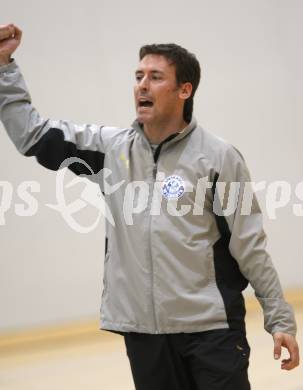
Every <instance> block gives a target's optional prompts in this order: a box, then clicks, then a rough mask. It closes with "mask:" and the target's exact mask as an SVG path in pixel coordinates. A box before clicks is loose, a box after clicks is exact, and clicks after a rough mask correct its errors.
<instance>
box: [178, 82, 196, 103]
mask: <svg viewBox="0 0 303 390" xmlns="http://www.w3.org/2000/svg"><path fill="white" fill-rule="evenodd" d="M192 90H193V86H192V84H191V83H190V82H187V83H183V84H181V85H180V88H179V97H180V99H183V100H186V99H188V98H189V97H190V96H191V93H192Z"/></svg>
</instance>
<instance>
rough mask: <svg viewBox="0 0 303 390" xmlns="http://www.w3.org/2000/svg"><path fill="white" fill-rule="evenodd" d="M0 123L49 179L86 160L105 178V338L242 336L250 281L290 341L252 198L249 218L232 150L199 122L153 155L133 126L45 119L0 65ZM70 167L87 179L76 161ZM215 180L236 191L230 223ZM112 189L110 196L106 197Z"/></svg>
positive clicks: (245, 176)
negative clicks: (235, 332)
mask: <svg viewBox="0 0 303 390" xmlns="http://www.w3.org/2000/svg"><path fill="white" fill-rule="evenodd" d="M0 118H1V120H2V122H3V124H4V127H5V129H6V130H7V132H8V134H9V136H10V138H11V139H12V141H13V142H14V144H15V145H16V147H17V149H18V150H19V152H20V153H22V154H24V155H25V156H36V158H37V160H38V162H39V163H40V164H42V165H43V166H45V167H47V168H49V169H52V170H58V169H59V167H60V164H61V163H62V162H63V161H64V160H65V159H66V158H69V157H77V158H81V159H82V160H84V161H85V162H86V163H87V164H88V165H89V167H90V168H91V170H92V171H93V172H94V174H97V173H98V172H99V171H100V170H102V169H103V168H104V169H103V171H100V172H101V173H102V172H103V173H104V171H105V168H106V169H108V171H107V174H106V175H104V174H103V175H102V174H99V175H97V176H96V175H91V178H94V180H96V178H98V179H99V184H100V186H101V189H102V191H103V193H104V196H105V200H106V203H107V205H108V206H109V207H110V210H111V213H112V216H113V220H114V223H115V225H114V226H113V225H112V223H110V222H109V221H108V220H107V221H106V239H107V245H106V246H107V251H106V256H105V261H104V289H103V295H102V305H101V328H102V329H107V330H111V331H116V332H130V331H134V332H144V333H177V332H198V331H205V330H211V329H218V328H234V329H241V330H245V323H244V317H245V305H244V299H243V295H242V291H243V290H244V289H245V288H246V286H247V285H248V283H250V284H251V285H252V287H253V288H254V291H255V295H256V297H257V299H258V300H259V302H260V304H261V306H262V308H263V311H264V325H265V329H266V330H267V331H268V332H270V333H274V332H277V331H282V332H286V333H289V334H295V333H296V323H295V319H294V315H293V311H292V308H291V306H290V305H289V304H288V303H287V302H285V300H284V298H283V293H282V289H281V286H280V282H279V279H278V276H277V273H276V271H275V269H274V267H273V264H272V261H271V259H270V257H269V255H268V254H267V252H266V250H265V244H266V237H265V234H264V232H263V228H262V216H261V211H260V208H259V206H258V203H257V200H256V197H255V195H252V197H251V198H250V199H251V200H252V207H251V211H250V212H247V210H246V206H245V207H243V206H241V205H242V204H243V202H242V203H241V202H240V201H241V200H242V199H243V198H244V193H245V191H246V190H247V188H248V187H246V185H245V183H246V182H249V181H250V177H249V173H248V170H247V167H246V165H245V162H244V160H243V157H242V156H241V154H240V153H239V152H238V151H237V150H236V149H235V148H234V147H233V146H232V145H230V144H228V143H226V142H225V141H223V140H221V139H219V138H217V137H216V136H214V135H213V134H211V133H209V132H207V131H206V130H204V129H202V128H201V127H199V126H198V125H197V123H196V121H195V119H192V121H191V123H190V124H189V125H188V126H187V127H186V128H185V129H184V131H183V132H181V133H176V134H174V135H173V136H171V137H169V138H168V139H166V140H165V141H164V142H162V143H161V144H160V145H159V146H158V147H157V150H156V151H155V154H154V155H153V152H152V149H151V146H150V144H149V142H148V140H147V138H146V137H145V135H144V132H143V130H142V128H141V126H140V124H139V123H138V122H137V121H135V122H134V123H133V125H132V126H131V127H130V128H125V129H120V128H116V127H108V126H97V125H86V124H85V125H76V124H74V123H72V122H70V121H65V120H59V121H54V120H49V119H43V118H41V117H40V115H39V114H38V112H37V111H36V109H35V108H34V107H33V106H32V105H31V99H30V95H29V93H28V91H27V88H26V85H25V83H24V80H23V77H22V75H21V73H20V70H19V68H18V66H17V64H16V63H15V61H12V62H11V63H10V64H8V65H3V66H2V67H0ZM69 168H70V169H71V170H72V171H73V172H75V173H76V174H78V175H80V174H83V175H90V174H91V173H92V172H90V170H89V169H88V168H87V166H85V165H84V164H83V163H81V162H79V161H78V162H75V163H73V164H72V165H70V166H69ZM108 172H109V173H108ZM105 176H106V178H105ZM205 178H207V181H208V182H209V184H207V185H206V184H205V183H206V182H205ZM105 182H106V183H107V185H106V183H105ZM221 182H224V183H226V185H227V188H230V190H231V187H232V184H231V183H233V182H236V183H239V185H238V187H236V189H237V191H238V192H236V193H237V194H238V197H236V198H235V199H238V202H236V203H235V206H236V207H235V208H234V211H233V212H231V213H226V215H225V214H224V213H223V210H224V208H223V201H222V199H224V198H222V197H220V191H219V188H222V187H220V186H219V184H220V183H221ZM119 183H120V184H119ZM116 184H119V186H118V187H119V188H118V189H116V190H115V191H113V190H107V189H106V188H107V187H110V188H111V189H112V188H113V186H114V185H116ZM216 189H217V190H216ZM231 192H232V191H230V193H231ZM204 195H205V196H204ZM224 202H225V201H224ZM225 203H226V202H225ZM227 206H228V205H227ZM243 210H244V212H243ZM245 210H246V211H245Z"/></svg>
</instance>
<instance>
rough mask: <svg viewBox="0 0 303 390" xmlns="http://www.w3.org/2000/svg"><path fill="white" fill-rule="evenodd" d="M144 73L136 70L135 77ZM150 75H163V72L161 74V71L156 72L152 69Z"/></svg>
mask: <svg viewBox="0 0 303 390" xmlns="http://www.w3.org/2000/svg"><path fill="white" fill-rule="evenodd" d="M143 73H144V72H143V70H139V69H138V70H136V73H135V74H136V75H138V74H143ZM150 73H152V74H164V72H162V71H161V70H156V69H154V70H151V72H150Z"/></svg>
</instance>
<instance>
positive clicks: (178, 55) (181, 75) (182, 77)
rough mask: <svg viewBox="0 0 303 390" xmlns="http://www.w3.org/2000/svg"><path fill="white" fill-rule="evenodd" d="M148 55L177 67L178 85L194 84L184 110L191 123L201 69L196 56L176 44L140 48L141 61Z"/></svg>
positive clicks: (185, 118) (186, 119)
mask: <svg viewBox="0 0 303 390" xmlns="http://www.w3.org/2000/svg"><path fill="white" fill-rule="evenodd" d="M148 54H158V55H162V56H164V57H165V58H166V59H167V60H168V61H169V62H170V63H171V64H173V65H175V69H176V81H177V85H180V84H182V83H186V82H190V83H191V84H192V87H193V89H192V93H191V96H190V97H189V98H188V99H186V101H185V103H184V108H183V118H184V120H185V122H187V123H189V122H190V121H191V118H192V113H193V107H194V95H195V92H196V90H197V88H198V85H199V82H200V77H201V69H200V64H199V61H198V60H197V58H196V56H195V55H194V54H192V53H190V52H188V51H187V50H186V49H184V48H183V47H181V46H179V45H176V44H175V43H161V44H152V45H144V46H142V47H141V48H140V51H139V58H140V61H141V60H142V58H143V57H145V56H146V55H148Z"/></svg>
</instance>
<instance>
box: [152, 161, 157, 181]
mask: <svg viewBox="0 0 303 390" xmlns="http://www.w3.org/2000/svg"><path fill="white" fill-rule="evenodd" d="M156 176H157V164H154V167H153V178H154V179H156Z"/></svg>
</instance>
